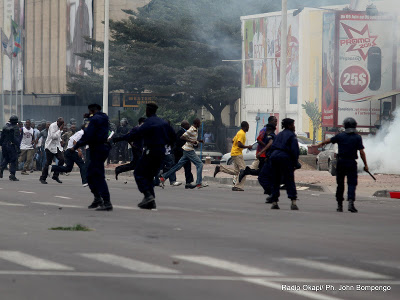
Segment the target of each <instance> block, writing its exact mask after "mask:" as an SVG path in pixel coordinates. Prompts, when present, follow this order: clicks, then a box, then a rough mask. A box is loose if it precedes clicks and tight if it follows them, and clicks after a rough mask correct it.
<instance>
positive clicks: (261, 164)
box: [244, 157, 265, 176]
mask: <svg viewBox="0 0 400 300" xmlns="http://www.w3.org/2000/svg"><path fill="white" fill-rule="evenodd" d="M258 161H259V164H258V169H251V168H249V167H246V169H244V174H245V175H252V176H258V175H260V172H261V170H262V168H263V167H264V163H265V157H260V158H258Z"/></svg>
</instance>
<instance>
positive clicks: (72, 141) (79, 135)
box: [67, 130, 83, 152]
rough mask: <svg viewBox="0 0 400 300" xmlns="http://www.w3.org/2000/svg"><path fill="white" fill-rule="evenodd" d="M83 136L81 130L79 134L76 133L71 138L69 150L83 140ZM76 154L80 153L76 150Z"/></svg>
mask: <svg viewBox="0 0 400 300" xmlns="http://www.w3.org/2000/svg"><path fill="white" fill-rule="evenodd" d="M82 136H83V130H79V131H78V132H75V134H74V135H72V136H71V137H70V138H69V141H68V146H67V149H71V148H73V147H74V142H78V141H79V140H80V139H81V138H82ZM76 152H78V151H77V150H76Z"/></svg>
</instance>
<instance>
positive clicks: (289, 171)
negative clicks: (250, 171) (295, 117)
mask: <svg viewBox="0 0 400 300" xmlns="http://www.w3.org/2000/svg"><path fill="white" fill-rule="evenodd" d="M299 155H300V150H299V143H298V141H297V138H296V135H295V133H294V132H293V131H291V130H289V129H285V130H283V131H282V132H280V133H279V134H278V135H277V136H276V138H275V140H274V143H273V144H272V147H271V157H270V168H271V170H272V174H273V178H272V182H273V184H272V194H271V198H272V201H273V202H278V201H279V196H280V191H279V187H280V184H281V180H283V183H284V184H285V185H286V191H287V195H288V197H289V198H290V199H292V200H295V199H297V191H296V185H295V182H294V170H295V167H296V164H297V163H298V160H299Z"/></svg>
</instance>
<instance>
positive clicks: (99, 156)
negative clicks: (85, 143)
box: [87, 144, 111, 204]
mask: <svg viewBox="0 0 400 300" xmlns="http://www.w3.org/2000/svg"><path fill="white" fill-rule="evenodd" d="M110 149H111V146H110V145H108V144H101V145H95V146H93V145H90V162H89V165H88V168H87V183H88V184H89V188H90V191H91V192H92V194H93V195H94V197H95V198H99V197H101V198H102V199H103V201H104V204H107V203H110V192H109V190H108V185H107V182H106V177H105V171H104V163H105V161H106V160H107V158H108V154H109V152H110Z"/></svg>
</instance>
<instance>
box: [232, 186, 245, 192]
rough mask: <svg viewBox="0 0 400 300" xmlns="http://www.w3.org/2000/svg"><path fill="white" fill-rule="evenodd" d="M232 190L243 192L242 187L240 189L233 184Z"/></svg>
mask: <svg viewBox="0 0 400 300" xmlns="http://www.w3.org/2000/svg"><path fill="white" fill-rule="evenodd" d="M232 191H234V192H244V189H241V188H238V187H236V186H234V187H233V188H232Z"/></svg>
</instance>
